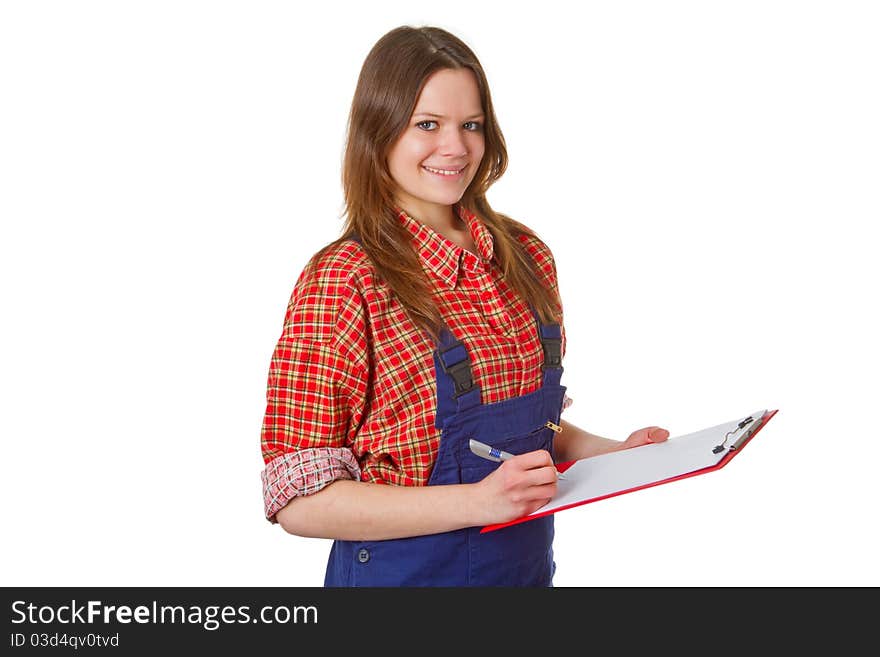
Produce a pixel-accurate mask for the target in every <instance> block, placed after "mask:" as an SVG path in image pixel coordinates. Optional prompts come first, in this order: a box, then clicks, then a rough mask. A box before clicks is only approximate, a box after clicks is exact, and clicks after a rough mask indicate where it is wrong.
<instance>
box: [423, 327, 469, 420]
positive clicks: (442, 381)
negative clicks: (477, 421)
mask: <svg viewBox="0 0 880 657" xmlns="http://www.w3.org/2000/svg"><path fill="white" fill-rule="evenodd" d="M434 370H435V372H436V374H437V415H436V418H435V420H434V426H436V427H437V428H438V429H442V428H443V422H444V420H445V419H446V418H447V417H451V416H452V415H454V414H455V413H458V412H461V411H464V410H466V409H468V408H472V407H473V406H479V405H480V386H478V385H477V384H476V383H475V382H474V374H473V371H471V359H470V355H469V354H468V350H467V348H466V347H465V346H464V344H463V343H462V342H461V341H460V340H458V339H456V338H455V336H453V335H452V331H450V330H449V327H447V326H444V327H443V329H442V330H441V331H440V340H439V342H438V344H437V349H435V350H434Z"/></svg>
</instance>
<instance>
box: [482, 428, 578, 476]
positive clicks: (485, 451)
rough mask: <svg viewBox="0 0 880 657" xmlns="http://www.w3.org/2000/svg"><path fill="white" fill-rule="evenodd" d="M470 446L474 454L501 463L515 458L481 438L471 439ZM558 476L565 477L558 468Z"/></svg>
mask: <svg viewBox="0 0 880 657" xmlns="http://www.w3.org/2000/svg"><path fill="white" fill-rule="evenodd" d="M469 446H470V448H471V451H472V452H473V453H474V454H476V455H477V456H479V457H481V458H484V459H488V460H489V461H495V462H497V463H500V462H501V461H506V460H507V459H512V458H513V454H511V453H510V452H505V451H504V450H500V449H495V448H494V447H492V446H491V445H487V444H486V443H481V442H480V441H479V440H474V439H473V438H471V439H470V443H469ZM556 476H557V477H558V478H559V479H565V475H563V474H562V473H561V472H559V471H558V470H557V471H556Z"/></svg>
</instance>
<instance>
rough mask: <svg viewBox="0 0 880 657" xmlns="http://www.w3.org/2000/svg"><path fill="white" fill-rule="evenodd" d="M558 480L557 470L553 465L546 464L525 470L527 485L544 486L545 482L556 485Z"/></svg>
mask: <svg viewBox="0 0 880 657" xmlns="http://www.w3.org/2000/svg"><path fill="white" fill-rule="evenodd" d="M558 480H559V471H558V470H557V469H556V466H555V465H548V466H544V467H541V468H532V469H531V470H528V471H526V480H525V481H526V483H527V484H528V485H529V486H544V485H547V484H553V485H554V486H555V485H556V482H557V481H558Z"/></svg>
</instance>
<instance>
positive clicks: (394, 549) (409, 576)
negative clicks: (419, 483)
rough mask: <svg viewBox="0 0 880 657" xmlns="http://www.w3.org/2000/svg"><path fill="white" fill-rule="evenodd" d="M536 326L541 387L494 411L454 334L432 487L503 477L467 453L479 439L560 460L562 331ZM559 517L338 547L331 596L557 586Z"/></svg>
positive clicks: (447, 347) (327, 581)
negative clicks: (357, 591) (398, 589)
mask: <svg viewBox="0 0 880 657" xmlns="http://www.w3.org/2000/svg"><path fill="white" fill-rule="evenodd" d="M533 314H534V315H535V321H536V327H538V330H539V333H540V337H541V342H542V344H543V348H544V365H543V372H544V376H543V381H542V386H541V387H540V388H539V389H538V390H535V391H534V392H531V393H529V394H527V395H522V396H520V397H514V398H511V399H506V400H504V401H500V402H496V403H493V404H482V403H481V402H480V388H479V386H477V385H476V384H475V383H474V380H473V375H472V373H471V363H470V357H469V355H468V352H467V349H466V348H465V346H464V344H463V343H461V342H460V341H459V340H457V339H456V338H455V337H453V335H452V333H451V331H450V330H449V329H448V327H444V329H443V331H442V332H441V334H440V341H439V344H438V346H437V349H436V350H435V351H434V367H435V371H436V377H437V419H436V422H435V426H436V427H437V428H438V429H440V430H441V439H440V449H439V453H438V455H437V462H436V464H435V466H434V469H433V471H432V473H431V477H430V479H429V481H428V485H429V486H440V485H443V484H459V483H475V482H478V481H481V480H482V479H483V478H485V477H486V476H487V475H488V474H489V473H490V472H492V471H493V470H494V469H495V468H497V467H498V465H499V464H498V463H496V462H494V461H489V460H487V459H483V458H480V457H479V456H476V455H475V454H473V453H472V452H471V451H470V449H469V447H468V440H469V439H470V438H476V439H477V440H480V441H482V442H484V443H486V444H488V445H491V446H493V447H496V448H497V449H500V450H505V451H507V452H511V453H512V454H522V453H525V452H530V451H533V450H537V449H546V450H548V451H550V453H551V454H552V453H553V437H554V436H555V433H554V431H553V428H552V427H551V426H550V425H548V424H547V422H548V421H550V422H552V423H553V424H555V425H558V424H559V416H560V413H561V412H562V402H563V399H564V395H565V390H566V389H565V387H564V386H562V385H561V384H560V378H561V376H562V354H561V349H562V340H561V337H562V336H561V330H560V327H559V325H558V324H548V325H545V324H542V323H541V322H540V319H539V317H538V315H537V314H536V313H534V311H533ZM555 570H556V564H555V562H554V561H553V515H552V514H551V515H548V516H544V517H541V518H537V519H535V520H529V521H527V522H521V523H517V524H514V525H511V526H508V527H504V528H502V529H497V530H495V531H491V532H486V533H485V534H481V533H480V527H467V528H464V529H458V530H455V531H450V532H444V533H441V534H429V535H426V536H415V537H411V538H402V539H391V540H380V541H341V540H336V541H334V542H333V547H332V548H331V550H330V557H329V560H328V563H327V572H326V575H325V578H324V586H327V587H336V586H345V587H351V586H373V587H375V586H385V587H390V586H423V587H424V586H519V587H526V586H528V587H544V586H552V585H553V573H554V571H555Z"/></svg>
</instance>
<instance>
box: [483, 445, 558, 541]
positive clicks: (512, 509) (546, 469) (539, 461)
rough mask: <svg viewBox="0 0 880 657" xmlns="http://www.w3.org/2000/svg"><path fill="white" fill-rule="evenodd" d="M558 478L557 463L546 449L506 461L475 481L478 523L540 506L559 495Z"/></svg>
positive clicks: (500, 519)
mask: <svg viewBox="0 0 880 657" xmlns="http://www.w3.org/2000/svg"><path fill="white" fill-rule="evenodd" d="M556 480H557V470H556V465H555V464H554V463H553V458H552V457H551V456H550V452H548V451H547V450H546V449H538V450H535V451H534V452H526V453H525V454H519V455H517V456H514V457H513V458H512V459H508V460H506V461H504V462H502V463H501V465H499V466H498V468H497V469H496V470H494V471H493V472H492V473H491V474H489V475H488V476H486V478H485V479H483V480H482V481H480V482H478V483H476V484H474V486H475V491H476V504H477V506H476V509H477V510H476V515H477V518H479V520H478V522H477V524H480V525H491V524H495V523H501V522H509V521H511V520H516V519H517V518H521V517H522V516H525V515H528V514H530V513H532V512H533V511H536V510H538V509H539V508H541V507H542V506H544V505H545V504H547V502H549V501H550V500H551V499H552V498H553V496H554V495H556Z"/></svg>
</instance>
